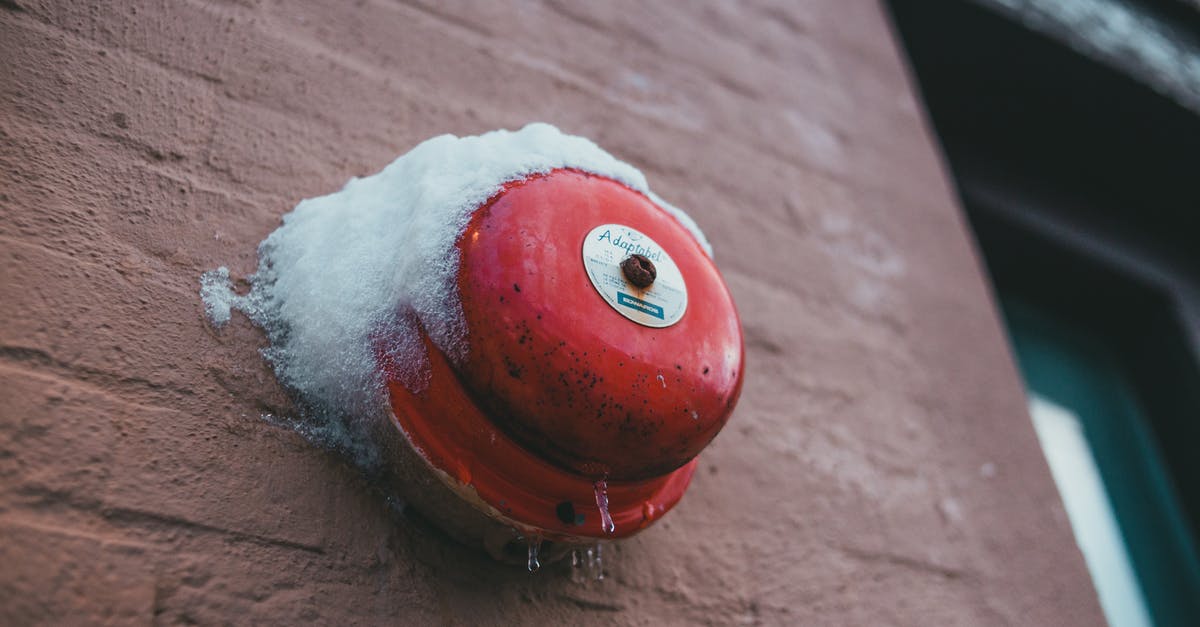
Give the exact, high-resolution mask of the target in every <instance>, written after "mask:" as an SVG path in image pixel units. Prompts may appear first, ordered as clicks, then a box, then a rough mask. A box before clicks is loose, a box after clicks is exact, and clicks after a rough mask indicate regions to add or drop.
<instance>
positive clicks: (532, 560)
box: [527, 536, 542, 573]
mask: <svg viewBox="0 0 1200 627" xmlns="http://www.w3.org/2000/svg"><path fill="white" fill-rule="evenodd" d="M541 548H542V539H541V538H539V537H537V536H534V537H532V538H530V539H529V562H528V564H527V565H528V567H529V572H531V573H534V572H537V570H538V569H539V568H541V567H542V565H541V563H540V562H538V551H540V550H541Z"/></svg>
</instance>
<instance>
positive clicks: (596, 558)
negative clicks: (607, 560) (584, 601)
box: [571, 543, 604, 582]
mask: <svg viewBox="0 0 1200 627" xmlns="http://www.w3.org/2000/svg"><path fill="white" fill-rule="evenodd" d="M603 548H604V545H602V544H600V543H596V544H595V545H593V546H589V547H588V548H586V549H575V550H574V551H571V580H572V581H575V582H579V580H580V576H579V575H580V574H582V575H583V577H584V578H585V580H586V579H594V580H596V581H604V557H603V553H602V551H603Z"/></svg>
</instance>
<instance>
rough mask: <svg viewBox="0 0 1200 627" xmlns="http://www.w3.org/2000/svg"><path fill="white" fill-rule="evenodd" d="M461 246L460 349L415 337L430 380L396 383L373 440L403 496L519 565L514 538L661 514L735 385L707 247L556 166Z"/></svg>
mask: <svg viewBox="0 0 1200 627" xmlns="http://www.w3.org/2000/svg"><path fill="white" fill-rule="evenodd" d="M456 252H457V253H458V254H459V255H460V259H459V271H458V275H457V287H458V292H459V299H460V302H461V306H462V312H463V320H464V322H465V326H466V329H465V334H464V336H465V342H466V350H465V354H464V355H463V356H462V357H461V358H454V359H451V358H449V357H448V356H446V355H444V354H443V353H442V352H441V351H439V350H438V348H437V347H435V346H434V344H433V343H432V342H431V341H430V340H429V338H428V336H426V335H425V334H424V332H422V341H423V342H424V345H425V351H426V356H427V358H428V363H429V367H430V372H429V377H428V380H427V384H426V385H424V386H423V388H422V389H419V390H416V391H414V390H410V389H409V388H408V387H406V386H405V385H404V384H403V383H401V381H400V380H399V377H397V376H392V375H390V374H387V375H386V378H387V381H386V382H387V390H388V394H389V398H390V403H391V408H392V424H386V425H380V428H379V429H378V433H377V439H378V440H379V441H380V442H382V444H383V450H384V454H385V456H386V457H387V458H388V460H389V461H390V463H391V465H392V466H393V467H394V468H397V469H398V471H399V474H400V475H401V477H402V479H403V480H404V482H405V487H406V488H407V490H406V492H407V495H408V497H409V498H410V500H413V501H414V504H415V505H417V506H418V509H420V510H421V511H422V512H423V513H424V514H426V515H427V516H430V517H432V518H434V519H435V520H436V521H437V522H439V523H440V524H442V525H443V526H444V527H446V528H447V529H449V530H450V531H451V532H452V533H454V534H455V535H457V536H459V537H460V538H462V539H464V540H467V541H468V542H472V543H478V544H483V545H484V546H485V547H487V548H488V549H489V551H490V552H491V553H492V554H493V555H495V556H496V557H498V558H502V559H509V560H520V561H523V560H524V558H525V552H524V544H521V543H520V542H533V541H536V542H542V541H548V542H550V543H555V544H557V545H558V548H559V549H562V548H569V547H571V546H573V545H574V546H578V545H580V544H584V543H587V544H591V543H594V542H595V541H596V540H598V539H607V538H624V537H628V536H630V535H633V534H635V533H637V532H638V531H639V530H641V529H644V528H646V527H647V526H648V525H650V524H652V523H653V522H654V521H656V520H658V519H659V518H661V517H662V515H663V514H664V513H666V512H667V510H669V509H671V507H673V506H674V505H675V503H677V502H678V501H679V499H680V497H681V496H682V495H683V492H684V490H685V489H686V488H687V486H688V483H689V482H690V481H691V477H692V474H693V472H694V470H695V467H696V459H695V458H696V455H697V454H698V453H699V452H700V451H701V450H702V449H703V448H704V447H705V446H706V445H707V444H708V443H709V442H710V441H711V440H712V439H713V437H714V436H716V434H717V432H718V431H720V430H721V427H722V426H724V424H725V422H726V420H728V418H729V415H730V412H732V410H733V407H734V404H735V403H736V401H737V398H738V394H739V393H740V391H741V387H742V377H743V370H744V368H743V361H744V358H745V355H744V349H743V345H742V332H741V326H740V324H739V321H738V316H737V311H736V310H735V308H734V304H733V300H732V298H731V297H730V294H729V290H728V289H727V288H726V286H725V284H724V282H723V281H722V279H721V276H720V274H719V273H718V272H717V269H716V266H715V265H714V264H713V262H712V260H711V259H710V258H709V256H708V255H707V254H706V253H705V251H704V249H703V248H702V247H701V245H700V244H699V242H698V241H697V240H696V238H695V237H694V236H693V235H692V233H691V232H690V231H689V230H688V229H687V228H685V227H684V226H683V225H682V224H680V222H679V221H678V220H676V218H675V217H674V216H672V215H671V214H670V213H668V212H667V211H665V210H664V209H663V208H661V207H659V206H658V205H657V204H655V203H654V202H653V201H651V200H650V199H649V198H647V197H646V196H644V195H642V194H641V193H638V192H636V191H633V190H631V189H629V188H628V187H626V186H624V185H622V184H621V183H618V182H616V181H614V180H612V179H609V178H605V177H602V176H597V175H593V174H588V173H584V172H580V171H576V170H569V169H558V170H554V171H552V172H550V173H549V174H544V175H534V176H530V177H527V178H524V179H522V180H519V181H516V182H512V183H509V184H507V185H506V186H505V187H504V188H503V190H502V191H501V192H500V193H499V194H496V195H495V196H493V197H492V198H491V199H490V200H489V201H488V202H487V203H486V204H484V205H483V206H482V207H480V208H479V209H477V210H476V211H475V213H474V214H473V216H472V217H471V220H470V222H469V224H468V225H467V227H466V229H465V231H464V232H463V233H462V235H461V236H460V237H459V239H458V243H457V250H456ZM414 318H415V316H414ZM381 360H384V361H385V363H384V371H385V374H386V373H390V372H393V369H391V368H389V367H388V364H387V363H386V356H381ZM552 553H553V551H552V550H547V551H546V552H545V553H544V555H547V554H549V555H547V556H548V557H551V558H552V557H553V555H552ZM560 554H561V553H560Z"/></svg>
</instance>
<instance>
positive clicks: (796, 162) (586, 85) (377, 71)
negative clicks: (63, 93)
mask: <svg viewBox="0 0 1200 627" xmlns="http://www.w3.org/2000/svg"><path fill="white" fill-rule="evenodd" d="M24 19H27V20H30V21H32V22H33V23H34V24H36V25H38V26H44V27H49V28H50V29H52V31H53V32H57V33H59V34H62V35H63V36H66V37H68V38H70V39H72V40H73V41H75V42H76V43H79V44H81V45H86V46H87V47H89V48H91V49H92V50H105V51H108V50H109V49H108V48H106V47H103V46H102V45H100V44H99V43H98V42H95V41H94V40H91V39H90V38H86V37H82V36H80V35H78V34H75V33H73V32H71V31H68V30H66V29H64V28H62V27H60V26H58V25H56V24H53V23H48V22H45V21H44V20H42V19H41V18H40V17H30V18H24ZM273 23H276V24H279V23H278V22H273ZM250 28H253V29H255V30H256V31H258V32H259V33H260V34H261V35H263V36H266V37H269V36H270V33H269V32H267V31H265V30H263V29H261V28H258V27H256V26H250ZM283 32H285V33H287V31H283ZM285 39H292V40H298V41H305V42H308V43H312V44H315V45H317V46H320V47H321V48H322V49H323V50H325V51H326V52H327V53H328V54H330V55H332V56H334V57H336V58H334V59H332V60H333V61H334V62H335V63H339V64H340V65H342V66H343V67H344V68H345V69H348V70H351V71H358V72H359V73H360V74H362V73H363V70H367V71H368V72H369V74H371V75H373V76H378V75H383V76H388V77H390V76H391V75H390V74H388V73H387V72H386V70H384V69H383V68H380V67H378V66H377V65H375V64H374V63H372V62H370V61H369V60H360V61H359V63H355V64H347V63H344V62H343V60H345V59H348V58H351V57H347V56H346V55H344V54H341V53H340V52H338V51H336V50H333V49H330V48H328V47H327V46H326V45H325V44H324V43H322V42H320V41H318V40H313V39H311V38H308V37H303V36H299V35H295V34H292V35H291V36H290V37H287V38H285ZM120 51H121V52H124V53H126V54H128V55H130V56H131V57H133V58H134V59H136V60H139V61H141V62H143V63H145V64H148V65H149V66H151V67H153V68H155V69H156V70H159V71H165V72H167V73H169V74H177V75H179V76H181V77H183V78H185V79H188V80H192V81H197V80H198V79H196V77H195V76H194V74H196V73H195V72H192V71H189V70H186V69H181V68H177V67H175V66H172V65H169V64H166V63H163V62H161V61H159V60H157V59H154V58H152V57H148V56H146V55H144V54H143V53H140V52H137V51H133V50H129V49H127V48H122V49H120ZM509 60H510V61H512V62H514V63H520V64H522V65H523V66H525V67H527V68H528V69H529V70H530V71H533V72H537V73H538V74H540V75H543V76H546V77H547V78H550V79H552V80H553V79H554V78H555V77H554V76H553V75H550V74H547V73H546V72H545V71H544V69H543V68H539V67H537V66H531V65H528V64H527V63H523V62H522V61H521V59H519V58H509ZM364 65H365V67H364ZM569 76H570V83H571V84H572V86H573V87H574V88H575V89H576V90H578V91H580V92H582V93H590V94H592V95H593V96H596V97H599V98H601V99H603V100H605V101H607V102H611V103H613V104H615V105H617V106H619V107H621V108H622V109H624V110H626V111H627V112H628V113H631V114H633V115H635V116H637V117H641V118H644V119H649V120H651V121H654V120H655V118H653V117H648V116H647V115H646V114H645V113H643V112H641V111H638V110H636V109H632V108H630V107H629V106H628V105H627V103H625V102H624V101H623V100H621V99H618V98H611V97H609V96H608V95H607V94H605V93H604V92H602V91H597V90H595V89H593V88H592V86H591V83H590V82H589V81H586V80H583V79H581V78H579V77H576V76H574V75H573V74H570V75H569ZM199 82H200V83H201V84H202V85H204V86H205V88H206V89H213V88H214V86H213V84H212V82H211V80H209V79H203V80H199ZM375 82H376V83H380V84H382V86H383V87H384V88H385V89H386V90H389V91H392V92H393V93H396V94H398V95H400V96H403V97H407V98H410V99H411V100H412V101H414V102H417V103H420V104H423V105H427V106H433V107H437V108H447V107H448V108H451V109H454V110H456V112H457V113H459V114H460V115H462V116H464V117H465V116H466V115H467V111H468V110H469V109H476V110H479V109H485V110H487V111H492V112H502V113H505V114H508V113H509V112H508V111H507V110H505V109H500V108H494V107H487V108H484V107H462V106H459V105H457V103H454V102H449V103H447V102H442V101H435V100H430V99H427V98H424V97H422V92H421V91H420V90H415V89H414V90H411V91H410V90H408V89H396V87H395V84H394V83H392V82H391V81H378V80H376V81H375ZM216 98H217V100H218V101H220V100H225V101H228V102H231V103H234V104H238V105H242V106H247V107H251V108H253V109H255V110H259V111H265V112H268V113H271V114H274V115H276V116H278V117H280V118H282V119H287V120H293V119H296V118H295V117H294V116H293V115H291V114H290V113H289V112H287V111H283V110H280V109H277V108H274V107H270V106H268V105H266V104H265V103H261V102H257V101H254V100H241V99H237V98H234V97H232V96H230V95H228V94H219V95H217V96H216ZM490 117H493V118H495V117H509V118H515V117H520V116H517V115H501V116H496V115H492V116H490ZM327 121H329V122H331V125H332V126H334V127H336V128H339V129H341V128H342V127H341V125H339V124H336V123H333V122H332V120H327ZM668 126H670V128H673V129H675V130H676V131H679V132H682V133H684V134H687V135H691V136H694V137H705V138H708V137H709V135H705V134H703V133H701V132H699V131H696V130H694V129H689V128H687V127H685V126H681V125H677V124H669V125H668ZM718 132H719V134H720V135H721V136H724V137H726V139H728V140H730V141H732V142H735V143H737V144H738V145H740V146H742V147H743V148H745V149H747V150H748V151H749V152H750V153H752V154H753V153H759V154H762V155H764V156H767V157H775V158H777V159H778V160H779V161H780V162H781V163H782V164H783V165H785V166H788V167H790V168H793V169H796V170H800V171H803V172H806V173H809V174H819V175H821V176H822V177H824V178H827V179H829V180H832V181H835V182H838V183H840V184H843V185H846V186H850V187H863V188H865V189H868V190H872V191H888V188H884V187H879V186H876V185H873V184H871V183H870V181H869V180H868V181H856V180H853V179H848V178H847V177H846V176H844V175H842V174H840V173H838V172H835V171H832V170H830V169H828V168H826V167H824V166H823V165H822V164H820V163H817V162H813V163H810V162H808V161H807V160H804V159H797V158H795V157H793V156H792V155H789V154H787V153H781V152H778V151H775V150H773V149H770V148H769V147H763V146H761V145H759V143H758V142H753V141H749V140H747V139H745V138H742V137H739V136H736V135H730V134H729V133H727V132H725V131H718ZM94 134H95V135H96V136H99V137H106V135H105V134H102V133H94ZM109 138H111V139H116V140H117V141H125V140H124V138H122V137H121V136H112V137H109ZM367 139H368V140H371V141H375V140H374V139H373V138H371V137H367ZM129 141H133V140H129ZM134 143H136V144H138V145H140V146H142V147H144V148H145V150H146V152H147V153H148V154H151V155H153V154H154V153H155V152H156V151H157V149H155V148H154V147H152V146H149V145H146V144H144V143H141V142H134ZM375 143H377V144H379V145H381V146H384V147H389V148H390V145H389V144H388V143H387V142H383V141H375ZM206 166H207V167H208V168H209V169H211V170H213V171H215V172H219V173H222V174H226V175H227V174H228V173H226V172H223V171H222V170H220V169H218V168H215V167H212V166H211V165H208V164H206ZM243 185H244V184H243ZM256 189H258V191H263V192H267V193H271V194H274V193H273V192H270V191H269V190H265V189H262V188H256Z"/></svg>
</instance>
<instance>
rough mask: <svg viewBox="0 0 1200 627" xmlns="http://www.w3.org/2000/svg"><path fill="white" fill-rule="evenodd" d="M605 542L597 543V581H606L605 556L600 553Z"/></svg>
mask: <svg viewBox="0 0 1200 627" xmlns="http://www.w3.org/2000/svg"><path fill="white" fill-rule="evenodd" d="M603 548H604V545H603V544H600V543H599V542H597V543H596V581H604V558H603V557H602V556H601V555H600V550H601V549H603Z"/></svg>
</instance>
